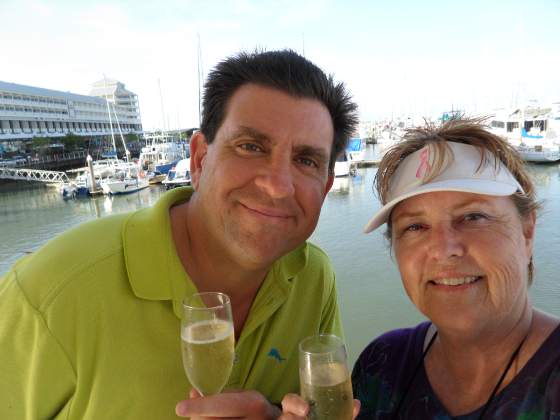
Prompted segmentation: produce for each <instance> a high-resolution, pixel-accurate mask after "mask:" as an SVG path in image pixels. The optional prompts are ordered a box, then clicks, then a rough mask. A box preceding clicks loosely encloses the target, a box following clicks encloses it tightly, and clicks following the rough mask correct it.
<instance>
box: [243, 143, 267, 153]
mask: <svg viewBox="0 0 560 420" xmlns="http://www.w3.org/2000/svg"><path fill="white" fill-rule="evenodd" d="M238 147H239V148H241V149H242V150H244V151H246V152H262V151H263V148H262V147H261V146H259V145H258V144H255V143H242V144H240V145H239V146H238Z"/></svg>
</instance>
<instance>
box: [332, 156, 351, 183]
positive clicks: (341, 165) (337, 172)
mask: <svg viewBox="0 0 560 420" xmlns="http://www.w3.org/2000/svg"><path fill="white" fill-rule="evenodd" d="M348 175H350V161H349V160H348V154H347V153H346V150H345V151H344V153H341V154H340V156H338V158H337V159H336V162H335V163H334V176H335V177H340V176H348Z"/></svg>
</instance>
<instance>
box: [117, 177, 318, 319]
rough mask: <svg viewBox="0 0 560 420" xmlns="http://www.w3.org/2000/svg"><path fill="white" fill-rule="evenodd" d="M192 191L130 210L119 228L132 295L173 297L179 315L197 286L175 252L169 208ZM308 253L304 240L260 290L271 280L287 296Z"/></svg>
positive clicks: (167, 195)
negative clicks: (187, 298) (139, 208)
mask: <svg viewBox="0 0 560 420" xmlns="http://www.w3.org/2000/svg"><path fill="white" fill-rule="evenodd" d="M192 193H193V189H192V188H190V187H189V188H176V189H173V190H171V191H169V192H167V193H165V194H164V195H163V196H162V197H161V198H160V199H159V200H158V201H157V203H156V204H155V205H154V206H152V207H147V208H144V209H141V210H138V211H136V212H134V213H132V215H131V216H130V217H129V218H128V219H127V221H126V222H125V224H124V226H123V230H122V241H123V249H124V258H125V265H126V271H127V274H128V279H129V281H130V285H131V287H132V290H133V292H134V294H135V295H136V296H137V297H139V298H142V299H148V300H172V301H173V312H174V313H175V314H176V315H177V316H178V317H179V318H181V316H182V315H181V313H182V305H181V302H182V300H183V298H184V297H185V296H188V295H191V294H193V293H196V292H197V289H196V287H195V285H194V283H193V282H192V281H191V279H190V278H189V276H188V274H187V273H186V272H185V270H184V268H183V265H182V263H181V260H180V259H179V256H178V255H177V251H176V248H175V242H174V241H173V236H172V233H171V220H170V216H169V210H170V209H171V207H172V206H173V205H176V204H180V203H184V202H185V201H188V200H189V199H190V197H191V195H192ZM308 254H309V248H308V245H307V243H304V244H302V245H300V246H299V247H298V248H296V249H295V250H293V251H291V252H289V253H288V254H287V255H285V256H283V257H282V258H280V259H279V260H278V261H276V262H275V263H274V264H273V266H272V268H271V270H270V272H269V275H267V278H266V280H265V282H264V283H263V285H262V286H261V289H264V290H261V292H265V291H266V290H268V289H269V285H268V284H267V283H270V282H274V283H275V284H274V286H273V287H272V289H275V290H276V293H274V294H275V295H277V296H278V294H277V293H278V292H280V294H281V295H284V296H287V294H288V291H289V289H290V288H291V281H292V279H293V278H294V277H295V276H296V275H297V273H298V272H299V271H301V270H302V269H303V268H304V267H305V265H306V264H307V260H308ZM273 273H274V275H272V276H271V274H273ZM259 294H261V295H262V293H259ZM256 300H257V301H260V299H256ZM254 303H257V302H254Z"/></svg>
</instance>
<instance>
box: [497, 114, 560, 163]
mask: <svg viewBox="0 0 560 420" xmlns="http://www.w3.org/2000/svg"><path fill="white" fill-rule="evenodd" d="M551 111H552V109H551V108H549V107H541V106H538V105H535V104H533V105H528V106H524V107H522V108H517V109H514V110H512V111H506V110H499V111H498V112H497V113H496V115H495V116H494V117H493V119H492V120H491V122H490V130H491V131H492V132H493V133H495V134H498V135H500V136H502V137H505V138H506V139H507V140H508V142H509V143H510V144H511V145H512V146H514V147H515V149H516V150H517V151H518V152H519V155H520V156H521V158H522V159H523V160H524V161H526V162H536V163H543V162H558V161H560V137H559V136H558V129H559V128H560V121H559V120H557V119H556V118H555V116H554V115H553V113H552V112H551Z"/></svg>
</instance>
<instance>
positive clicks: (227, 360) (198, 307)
mask: <svg viewBox="0 0 560 420" xmlns="http://www.w3.org/2000/svg"><path fill="white" fill-rule="evenodd" d="M181 341H182V352H183V366H184V368H185V372H186V374H187V377H188V379H189V382H190V383H191V385H192V386H193V387H195V388H196V389H197V391H198V392H200V394H202V395H212V394H218V393H219V392H221V391H222V389H223V387H224V386H225V385H226V383H227V381H228V379H229V375H230V374H231V369H232V367H233V358H234V345H235V337H234V333H233V318H232V315H231V304H230V300H229V297H228V296H227V295H225V294H223V293H216V292H208V293H195V294H194V295H192V296H189V297H188V298H185V299H184V300H183V319H182V322H181Z"/></svg>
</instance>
